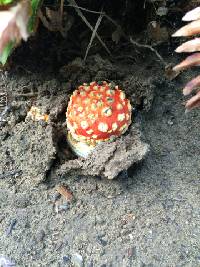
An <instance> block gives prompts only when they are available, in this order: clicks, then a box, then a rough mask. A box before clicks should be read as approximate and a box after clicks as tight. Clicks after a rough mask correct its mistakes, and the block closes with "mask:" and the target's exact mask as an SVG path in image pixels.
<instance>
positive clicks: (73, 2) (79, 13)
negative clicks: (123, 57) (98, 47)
mask: <svg viewBox="0 0 200 267" xmlns="http://www.w3.org/2000/svg"><path fill="white" fill-rule="evenodd" d="M68 2H69V3H70V4H72V5H74V6H75V7H74V8H75V10H76V12H77V14H78V15H79V16H80V17H81V19H82V20H83V21H84V22H85V24H86V25H87V26H88V28H89V29H90V30H91V31H92V32H93V31H94V28H93V27H92V25H91V24H90V23H89V21H88V20H87V19H86V17H85V16H84V15H83V13H82V12H81V10H80V9H79V7H78V5H77V4H76V1H75V0H68ZM96 37H97V38H98V40H99V42H100V43H101V44H102V46H103V47H104V48H105V50H106V51H107V53H108V54H111V52H110V50H109V49H108V47H107V46H106V44H105V43H104V42H103V41H102V39H101V37H100V36H99V35H98V33H96Z"/></svg>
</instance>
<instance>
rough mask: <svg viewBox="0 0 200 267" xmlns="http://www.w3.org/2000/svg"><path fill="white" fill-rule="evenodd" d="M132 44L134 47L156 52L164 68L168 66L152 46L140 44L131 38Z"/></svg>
mask: <svg viewBox="0 0 200 267" xmlns="http://www.w3.org/2000/svg"><path fill="white" fill-rule="evenodd" d="M130 42H131V43H132V44H133V45H136V46H138V47H142V48H147V49H150V50H151V51H152V52H154V53H155V54H156V56H157V57H158V58H159V60H160V61H161V62H162V64H163V65H164V66H166V65H167V63H166V62H165V60H164V59H163V58H162V57H161V55H160V54H159V53H158V51H157V50H156V49H155V48H153V47H152V46H150V45H144V44H140V43H138V42H136V41H134V40H133V39H132V37H130Z"/></svg>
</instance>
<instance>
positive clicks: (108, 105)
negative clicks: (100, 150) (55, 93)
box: [66, 81, 132, 157]
mask: <svg viewBox="0 0 200 267" xmlns="http://www.w3.org/2000/svg"><path fill="white" fill-rule="evenodd" d="M131 110H132V108H131V104H130V101H129V100H128V99H127V98H126V96H125V93H124V92H123V91H122V90H120V89H119V87H118V86H113V85H112V84H111V83H107V82H106V81H104V82H102V83H97V82H91V83H90V84H87V83H84V84H83V85H81V86H79V87H78V89H77V90H75V91H74V92H73V94H72V96H71V97H70V101H69V104H68V108H67V112H66V117H67V127H68V130H69V131H68V137H67V138H68V142H69V144H70V146H71V148H72V150H73V151H74V152H75V153H76V154H77V155H79V156H82V157H87V156H88V154H89V153H90V152H91V151H92V150H93V149H94V148H95V146H96V145H97V144H99V143H101V142H105V141H108V140H114V139H115V138H116V137H119V136H121V135H122V134H123V133H125V132H126V130H127V129H128V127H129V125H130V123H131Z"/></svg>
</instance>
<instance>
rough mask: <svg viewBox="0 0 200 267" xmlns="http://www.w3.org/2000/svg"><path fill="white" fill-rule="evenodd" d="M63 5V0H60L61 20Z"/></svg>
mask: <svg viewBox="0 0 200 267" xmlns="http://www.w3.org/2000/svg"><path fill="white" fill-rule="evenodd" d="M63 7H64V0H60V15H61V18H62V20H63Z"/></svg>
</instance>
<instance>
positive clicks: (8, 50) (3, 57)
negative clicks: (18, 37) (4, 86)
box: [0, 42, 14, 65]
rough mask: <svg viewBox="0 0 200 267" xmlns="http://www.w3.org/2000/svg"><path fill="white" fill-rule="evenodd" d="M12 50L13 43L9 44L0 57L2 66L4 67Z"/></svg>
mask: <svg viewBox="0 0 200 267" xmlns="http://www.w3.org/2000/svg"><path fill="white" fill-rule="evenodd" d="M13 48H14V42H9V43H8V44H7V46H6V47H5V48H4V50H3V53H2V54H1V55H0V62H1V64H2V65H5V64H6V62H7V59H8V57H9V55H10V54H11V53H12V50H13Z"/></svg>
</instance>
